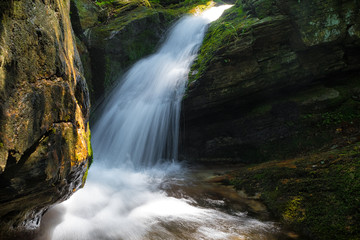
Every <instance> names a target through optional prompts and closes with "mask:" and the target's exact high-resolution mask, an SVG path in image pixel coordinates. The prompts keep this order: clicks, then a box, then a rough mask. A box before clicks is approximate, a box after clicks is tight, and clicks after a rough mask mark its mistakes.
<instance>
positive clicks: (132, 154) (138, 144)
mask: <svg viewBox="0 0 360 240" xmlns="http://www.w3.org/2000/svg"><path fill="white" fill-rule="evenodd" d="M228 7H229V6H228V5H226V6H221V7H218V8H213V9H211V10H210V11H207V12H206V13H205V14H203V15H201V16H197V17H196V16H186V17H184V18H182V19H181V20H180V21H179V22H178V23H177V24H176V25H175V26H174V27H173V28H172V29H171V31H170V33H169V37H168V38H167V40H166V41H165V42H164V44H163V46H162V47H161V48H160V49H159V50H158V51H157V52H156V53H155V54H153V55H151V56H149V57H147V58H145V59H143V60H141V61H139V62H137V63H136V64H135V65H134V66H133V67H132V68H131V69H130V70H129V72H128V73H127V74H126V75H125V77H124V78H123V80H122V81H121V83H120V84H119V85H118V86H117V87H116V88H115V89H114V90H113V92H112V94H111V97H110V99H109V100H108V101H107V103H106V106H105V107H104V108H103V109H102V113H103V115H102V116H101V119H100V120H99V121H98V123H97V124H96V125H95V126H94V130H93V136H94V137H93V141H92V142H93V147H94V157H95V159H96V160H97V161H99V160H100V161H102V162H104V163H106V165H107V166H124V165H126V166H130V167H134V168H141V167H149V166H154V165H156V164H157V163H159V162H161V161H163V160H176V157H177V147H178V138H179V117H180V105H181V104H180V103H181V99H182V96H183V94H184V89H185V84H186V81H187V75H188V72H189V69H190V66H191V63H192V62H193V60H194V58H195V57H196V53H197V51H198V49H199V47H200V45H201V42H202V39H203V37H204V33H205V30H206V26H207V24H208V23H210V22H211V20H214V18H217V16H215V17H214V14H215V15H218V16H220V14H221V13H222V11H223V10H225V9H226V8H228Z"/></svg>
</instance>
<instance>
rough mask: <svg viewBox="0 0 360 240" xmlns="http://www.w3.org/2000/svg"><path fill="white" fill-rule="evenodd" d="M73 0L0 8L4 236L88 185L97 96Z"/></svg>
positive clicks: (0, 211) (37, 0)
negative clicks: (76, 31) (91, 90)
mask: <svg viewBox="0 0 360 240" xmlns="http://www.w3.org/2000/svg"><path fill="white" fill-rule="evenodd" d="M69 8H70V5H69V1H68V0H67V1H63V0H33V1H18V0H11V1H2V2H1V3H0V18H1V25H0V92H1V94H0V185H1V186H0V202H1V204H0V238H1V239H3V237H4V236H5V235H7V234H9V233H11V232H12V230H14V231H19V230H28V229H32V228H36V227H37V226H38V225H39V222H40V218H41V215H42V214H43V213H44V211H46V209H48V208H49V207H50V206H51V205H53V204H55V203H58V202H61V201H63V200H65V199H67V198H68V197H69V196H70V195H71V194H72V193H73V192H75V191H76V190H77V189H79V188H80V187H81V185H82V184H83V182H84V180H85V179H84V174H85V172H86V170H87V168H88V163H89V162H88V160H89V158H90V130H89V127H88V118H89V108H90V104H89V96H88V89H87V85H86V82H85V79H84V77H83V70H82V65H81V62H80V58H79V55H78V52H77V49H76V47H75V44H74V37H73V31H72V27H71V24H70V18H69Z"/></svg>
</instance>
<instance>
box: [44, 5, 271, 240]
mask: <svg viewBox="0 0 360 240" xmlns="http://www.w3.org/2000/svg"><path fill="white" fill-rule="evenodd" d="M229 7H230V6H229V5H224V6H220V7H214V8H212V9H210V10H208V11H205V12H204V13H203V14H202V15H200V16H186V17H184V18H182V19H180V20H179V21H178V22H177V23H176V24H175V26H174V27H173V28H172V30H171V31H170V33H169V35H168V38H167V40H166V41H165V42H164V43H163V45H162V46H161V48H160V49H159V50H158V51H157V52H156V53H155V54H153V55H151V56H149V57H147V58H145V59H143V60H141V61H139V62H137V63H136V64H135V65H134V66H133V67H132V68H131V69H130V70H129V72H128V73H127V74H126V75H125V77H124V78H123V79H122V80H121V81H120V83H119V84H118V85H117V86H116V87H115V88H114V90H113V91H112V94H111V96H110V97H109V99H108V100H107V101H106V103H105V104H104V105H105V106H103V108H102V109H101V112H102V114H101V116H100V119H99V120H98V121H97V124H96V125H95V126H94V128H93V132H92V135H93V138H92V143H93V149H94V164H93V165H92V166H91V168H90V170H89V174H88V179H87V183H86V185H85V187H84V188H83V189H81V190H79V191H78V192H76V193H75V194H74V195H73V196H72V197H71V198H70V199H69V200H67V201H66V202H64V203H62V204H60V205H58V206H56V207H54V208H52V209H51V210H50V211H48V213H47V214H46V215H45V217H44V218H43V221H42V223H41V224H42V226H41V232H40V234H39V237H38V239H41V240H47V239H54V240H76V239H78V240H88V239H89V240H90V239H109V240H120V239H124V240H137V239H166V240H168V239H196V240H198V239H270V238H267V237H266V234H264V233H266V232H271V231H276V227H275V226H274V224H273V223H271V222H261V221H258V220H255V219H253V218H251V217H249V216H247V214H246V213H243V212H236V211H233V212H231V213H228V212H226V211H221V210H217V209H218V208H217V207H212V208H211V207H210V208H209V207H204V206H200V205H199V203H198V202H197V201H196V200H195V198H193V197H192V196H189V195H187V194H186V193H185V191H182V190H181V186H182V185H186V184H187V182H189V181H190V180H189V179H187V177H186V176H188V175H189V174H187V170H186V168H185V167H184V166H181V164H179V163H177V162H176V156H177V145H178V137H179V136H178V135H179V117H180V116H179V115H180V105H181V99H182V96H183V94H184V90H185V85H186V81H187V74H188V72H189V69H190V66H191V63H192V62H193V60H194V58H195V57H196V53H197V51H198V49H199V47H200V45H201V42H202V40H203V37H204V33H205V31H206V28H207V25H208V24H209V23H210V22H211V21H213V20H215V19H217V18H218V17H219V16H220V15H221V14H222V12H223V11H224V10H225V9H227V8H229ZM170 192H177V193H179V192H181V194H170ZM205 200H206V199H205ZM209 201H210V200H209ZM216 204H217V205H219V204H220V205H221V204H222V201H221V200H219V201H218V202H216ZM251 236H253V237H251ZM271 239H272V238H271Z"/></svg>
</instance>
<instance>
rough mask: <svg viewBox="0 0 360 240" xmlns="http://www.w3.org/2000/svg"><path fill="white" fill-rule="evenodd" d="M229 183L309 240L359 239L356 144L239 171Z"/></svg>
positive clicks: (359, 145)
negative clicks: (255, 196) (255, 197)
mask: <svg viewBox="0 0 360 240" xmlns="http://www.w3.org/2000/svg"><path fill="white" fill-rule="evenodd" d="M228 181H229V182H230V183H231V184H233V185H234V186H235V187H236V188H237V189H239V190H240V189H243V190H245V191H246V192H248V193H249V194H255V193H257V192H260V193H261V199H262V200H263V201H264V202H265V203H266V205H267V206H268V208H269V209H270V210H271V211H272V212H273V213H274V215H275V216H277V217H278V218H280V219H281V220H282V221H283V222H284V223H285V224H287V225H290V226H291V227H294V228H295V229H296V230H298V231H302V232H303V233H304V234H305V235H308V236H309V237H311V239H324V240H325V239H340V240H341V239H344V240H345V239H360V238H359V236H360V225H359V222H360V212H359V206H360V197H359V196H360V195H359V194H360V142H356V143H354V144H350V145H348V146H345V147H341V148H338V149H330V150H327V151H323V152H320V153H316V154H310V155H307V156H304V157H299V158H294V159H287V160H283V161H272V162H267V163H263V164H260V165H253V166H250V167H247V168H243V169H240V170H239V171H236V172H234V173H232V174H231V175H229V177H228Z"/></svg>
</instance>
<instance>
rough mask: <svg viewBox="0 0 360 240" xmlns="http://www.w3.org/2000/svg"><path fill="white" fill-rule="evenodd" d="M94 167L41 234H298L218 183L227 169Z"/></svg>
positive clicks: (117, 239)
mask: <svg viewBox="0 0 360 240" xmlns="http://www.w3.org/2000/svg"><path fill="white" fill-rule="evenodd" d="M92 171H95V172H97V176H94V175H91V174H90V176H92V177H90V178H89V179H88V183H87V187H86V188H85V189H82V190H80V191H78V192H77V193H75V194H74V196H73V197H72V198H71V199H69V200H68V201H66V202H65V203H63V204H61V205H59V206H56V207H55V208H53V209H51V210H50V211H49V212H48V213H47V214H46V215H45V217H44V219H43V221H42V226H41V229H40V232H39V234H38V236H37V237H36V238H35V239H37V240H50V239H53V240H67V239H69V240H70V239H79V240H80V239H81V240H82V239H99V240H100V239H104V240H142V239H150V240H152V239H153V240H155V239H164V240H170V239H173V240H182V239H187V240H199V239H204V240H205V239H206V240H212V239H214V240H215V239H219V240H220V239H221V240H225V239H229V240H235V239H244V240H245V239H253V240H259V239H263V240H290V239H300V238H299V237H298V236H297V235H296V234H295V233H293V232H291V231H287V230H284V229H282V227H281V225H280V224H279V223H277V222H274V221H272V220H271V217H270V216H269V213H268V212H267V210H266V208H265V206H263V205H262V204H261V202H259V201H257V200H254V199H250V198H245V197H242V196H241V195H240V194H238V193H237V192H236V191H235V190H234V189H233V188H232V187H230V186H224V185H221V184H219V183H217V182H216V181H214V179H215V178H216V177H217V176H218V175H219V174H222V173H225V172H226V171H227V170H226V169H222V170H219V168H217V169H216V170H212V169H206V168H204V167H196V168H194V167H193V168H188V167H185V166H183V165H182V164H179V163H168V164H161V165H157V166H154V167H153V168H150V169H147V170H141V171H133V170H132V171H131V170H129V169H127V170H124V169H120V168H119V169H117V168H113V169H111V170H110V169H108V168H103V167H102V166H101V165H95V166H93V169H92ZM99 176H103V177H102V179H101V181H99V179H98V178H99ZM115 176H116V177H115ZM64 208H65V209H67V210H66V211H63V210H64Z"/></svg>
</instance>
